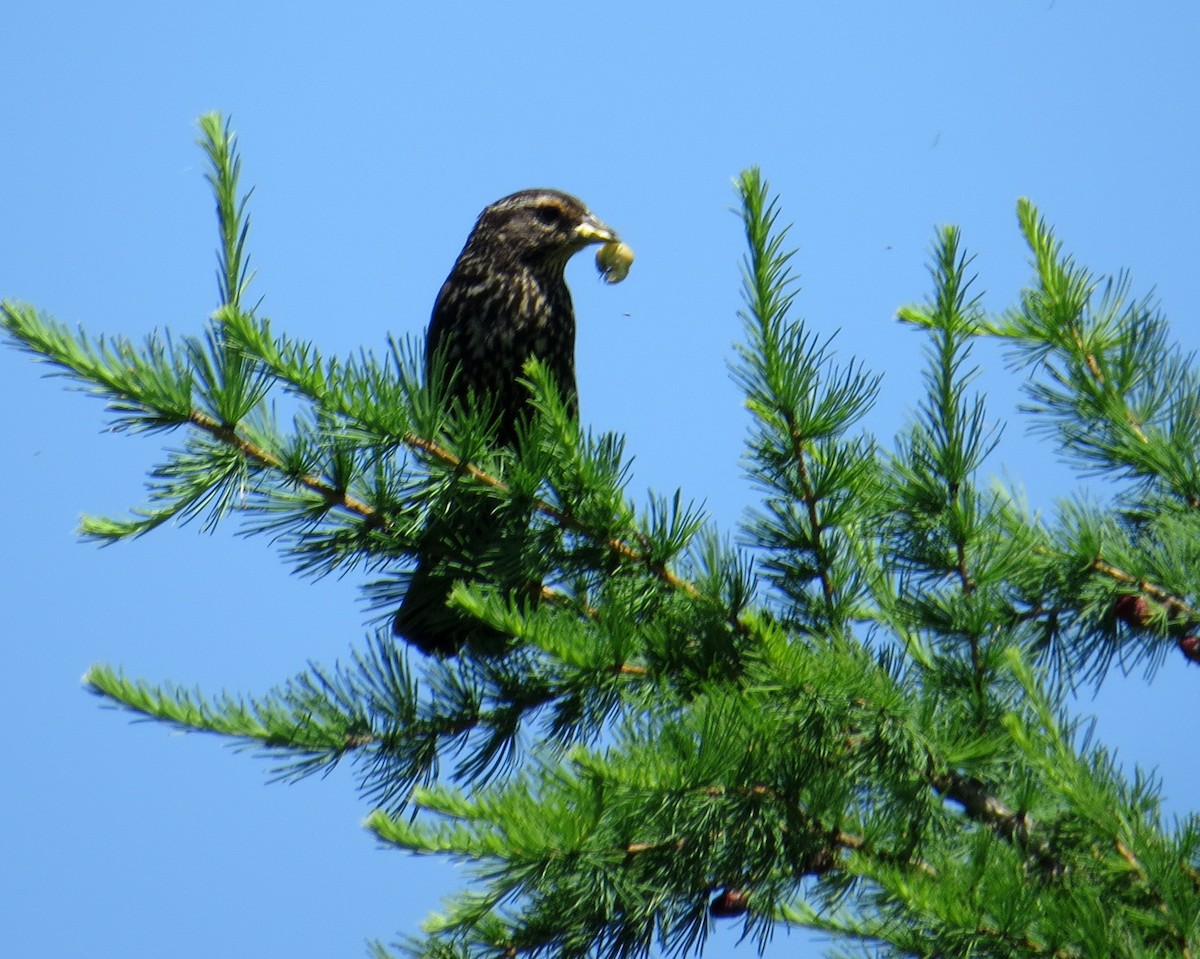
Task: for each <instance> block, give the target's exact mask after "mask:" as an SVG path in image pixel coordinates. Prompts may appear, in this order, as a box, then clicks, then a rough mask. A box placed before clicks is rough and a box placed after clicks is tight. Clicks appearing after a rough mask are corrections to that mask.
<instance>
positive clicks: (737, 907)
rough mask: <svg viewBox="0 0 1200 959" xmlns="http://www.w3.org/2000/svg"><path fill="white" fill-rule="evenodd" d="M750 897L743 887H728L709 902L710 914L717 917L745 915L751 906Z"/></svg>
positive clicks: (725, 917) (727, 917)
mask: <svg viewBox="0 0 1200 959" xmlns="http://www.w3.org/2000/svg"><path fill="white" fill-rule="evenodd" d="M748 898H749V897H748V896H747V895H746V893H744V892H743V891H742V890H741V889H726V890H725V891H724V892H723V893H721V894H720V895H719V896H717V897H716V898H715V899H714V900H713V901H712V902H710V903H709V904H708V914H709V915H710V916H713V917H714V918H717V919H730V918H732V917H734V916H742V915H745V913H746V910H747V909H749V908H750V906H749V903H748Z"/></svg>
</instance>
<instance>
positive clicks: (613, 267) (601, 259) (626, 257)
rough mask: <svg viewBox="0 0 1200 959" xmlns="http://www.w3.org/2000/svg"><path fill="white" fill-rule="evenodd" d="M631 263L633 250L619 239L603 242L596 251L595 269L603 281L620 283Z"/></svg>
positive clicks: (627, 272) (627, 273) (626, 274)
mask: <svg viewBox="0 0 1200 959" xmlns="http://www.w3.org/2000/svg"><path fill="white" fill-rule="evenodd" d="M632 265H633V250H632V249H630V247H629V246H628V245H627V244H625V243H621V242H620V241H611V242H608V243H605V244H604V246H602V247H600V249H598V250H597V251H596V269H597V270H599V271H600V277H601V279H603V280H604V282H605V283H620V282H621V281H622V280H623V279H625V277H627V276H628V275H629V267H630V266H632Z"/></svg>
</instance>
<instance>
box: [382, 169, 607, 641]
mask: <svg viewBox="0 0 1200 959" xmlns="http://www.w3.org/2000/svg"><path fill="white" fill-rule="evenodd" d="M618 239H619V238H618V236H617V234H616V232H615V231H614V230H612V229H611V228H610V227H608V226H606V225H605V224H604V223H602V222H601V221H600V220H598V219H597V218H596V217H595V216H594V215H593V214H592V213H591V212H590V211H589V210H588V208H587V207H586V206H584V204H583V203H582V202H581V201H580V200H578V199H576V198H575V197H573V196H571V195H569V194H567V193H561V192H559V191H558V190H522V191H521V192H520V193H514V194H512V195H511V196H507V197H505V198H504V199H502V200H497V201H496V202H495V203H493V204H492V205H491V206H489V207H487V208H486V209H485V210H484V211H483V212H482V213H481V214H480V215H479V219H478V220H477V221H476V223H475V228H474V229H473V230H472V231H471V235H470V236H469V237H468V238H467V243H466V246H464V247H463V250H462V252H461V253H460V254H459V255H458V260H457V261H456V262H455V264H454V268H453V269H452V270H451V271H450V275H449V276H448V277H447V278H446V282H445V283H443V284H442V288H441V291H440V292H439V293H438V296H437V300H436V301H435V303H434V306H433V316H432V317H431V319H430V321H429V331H428V334H427V336H426V342H425V356H426V375H427V376H429V375H431V373H432V370H433V368H434V364H435V363H437V362H441V363H442V364H443V370H444V373H445V374H446V375H447V376H449V377H450V378H451V386H450V390H449V399H450V400H451V401H457V402H460V403H468V402H470V401H471V400H472V399H474V400H475V401H476V402H480V401H483V402H487V403H489V404H490V405H491V407H492V409H493V410H494V414H495V420H496V422H495V436H496V440H497V442H498V443H501V444H505V445H512V444H514V443H515V442H516V439H517V433H518V428H519V425H520V423H521V422H522V419H523V418H524V417H526V416H528V415H529V412H530V406H529V398H530V396H529V389H528V387H526V386H525V385H524V384H523V383H522V382H521V378H522V377H523V376H524V365H525V363H526V361H527V360H528V359H529V358H530V357H536V358H537V359H538V360H540V361H541V362H542V363H543V364H544V365H545V367H546V368H547V370H548V371H549V372H550V374H551V375H552V376H553V378H554V381H555V383H556V384H557V386H558V389H559V390H560V392H561V393H562V396H563V399H564V401H565V402H566V403H567V405H568V408H569V409H570V410H571V411H572V412H577V409H578V402H577V398H576V393H575V311H574V308H573V307H572V305H571V293H570V291H569V290H568V289H567V283H566V279H565V277H564V276H563V270H564V268H565V267H566V265H567V261H568V260H569V259H570V258H571V257H572V256H573V255H574V254H575V253H578V252H579V251H580V250H582V249H583V248H584V247H586V246H588V245H589V244H592V243H605V244H612V243H615V242H617V241H618ZM622 275H623V274H622ZM476 513H478V507H474V508H472V509H466V510H459V511H458V512H456V513H452V514H450V515H448V516H444V517H440V518H438V520H437V521H436V522H433V523H431V527H430V530H429V534H430V535H431V536H436V537H437V539H438V540H439V541H441V542H445V541H446V540H447V539H451V540H458V541H459V542H460V543H465V544H468V549H469V547H470V545H471V544H472V543H473V542H474V541H477V540H478V538H479V536H480V535H486V532H483V533H481V532H480V531H481V530H486V527H487V526H488V523H487V517H484V516H479V515H475V514H476ZM448 534H449V535H448ZM462 578H464V575H463V571H462V570H461V569H455V568H454V565H453V562H450V563H445V562H443V563H435V561H434V560H432V559H430V558H429V557H428V556H423V557H422V559H421V560H420V562H419V563H418V566H417V568H416V570H415V571H414V572H413V575H412V579H411V580H410V583H409V588H408V592H407V593H406V594H405V597H404V601H403V603H402V605H401V606H400V609H399V610H398V611H397V613H396V616H395V619H394V620H393V623H392V629H393V631H394V632H395V633H396V634H397V635H398V636H401V637H403V638H404V639H405V640H406V641H408V642H409V643H412V644H413V645H414V646H416V647H417V648H418V649H420V650H421V651H422V652H424V653H427V654H437V655H443V656H445V655H453V654H454V653H456V652H458V650H459V649H461V648H462V646H463V645H464V644H465V643H466V642H467V640H468V639H470V638H471V637H472V636H473V635H476V634H480V633H486V630H485V629H484V628H483V627H481V626H480V625H479V624H478V623H477V622H475V621H474V620H472V619H470V618H469V617H465V616H462V615H459V614H457V613H456V612H455V611H454V610H451V609H449V608H447V606H446V600H447V597H448V594H449V591H450V589H451V587H452V586H453V584H454V580H455V579H462Z"/></svg>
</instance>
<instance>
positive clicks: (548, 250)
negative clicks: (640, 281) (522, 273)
mask: <svg viewBox="0 0 1200 959" xmlns="http://www.w3.org/2000/svg"><path fill="white" fill-rule="evenodd" d="M617 239H619V237H618V236H617V231H616V230H614V229H612V227H610V226H608V225H607V224H605V223H603V222H602V221H601V220H599V219H598V218H597V217H596V215H595V214H594V213H592V212H591V211H590V210H589V209H588V208H587V207H586V206H584V204H583V202H582V201H581V200H579V199H577V198H576V197H573V196H571V195H570V194H569V193H562V192H561V191H559V190H522V191H521V192H520V193H514V194H512V195H511V196H506V197H505V198H504V199H502V200H497V201H496V202H495V203H493V204H492V205H491V206H489V207H488V208H487V209H485V210H484V211H483V212H482V213H481V214H479V220H478V221H477V222H476V223H475V229H474V231H472V233H471V238H470V239H469V240H468V241H467V249H468V250H472V248H474V249H473V252H476V253H487V254H489V255H491V256H492V257H495V258H498V259H509V258H511V259H514V260H518V261H520V262H522V263H524V264H526V265H528V266H532V267H535V268H547V267H549V268H552V269H553V268H557V269H559V270H561V269H562V267H563V266H564V265H565V264H566V262H567V260H569V259H570V258H571V256H572V255H574V254H575V253H578V252H579V251H580V250H582V249H583V248H584V247H585V246H588V245H589V244H591V243H610V242H612V241H614V240H617Z"/></svg>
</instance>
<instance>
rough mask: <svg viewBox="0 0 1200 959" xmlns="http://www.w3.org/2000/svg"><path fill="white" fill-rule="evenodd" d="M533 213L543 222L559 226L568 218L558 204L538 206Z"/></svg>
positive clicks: (547, 224)
mask: <svg viewBox="0 0 1200 959" xmlns="http://www.w3.org/2000/svg"><path fill="white" fill-rule="evenodd" d="M533 215H534V216H536V217H537V218H538V219H539V220H540V221H541V222H542V223H544V224H546V226H553V227H559V226H562V225H563V222H564V221H565V220H566V217H565V216H564V215H563V211H562V210H560V209H559V208H558V207H556V206H549V205H547V206H539V207H536V208H535V209H534V211H533Z"/></svg>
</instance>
